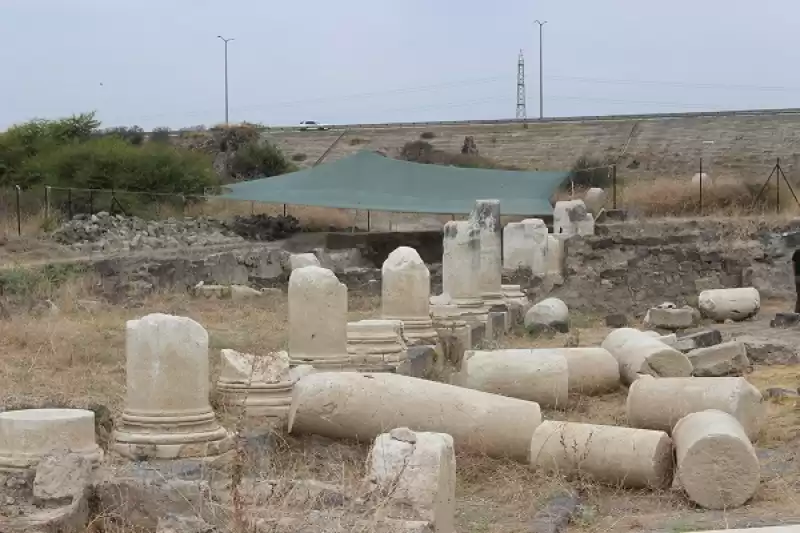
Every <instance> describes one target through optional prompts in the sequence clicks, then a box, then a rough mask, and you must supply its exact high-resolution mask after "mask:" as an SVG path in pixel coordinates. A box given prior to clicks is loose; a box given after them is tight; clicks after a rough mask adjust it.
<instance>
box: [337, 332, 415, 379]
mask: <svg viewBox="0 0 800 533" xmlns="http://www.w3.org/2000/svg"><path fill="white" fill-rule="evenodd" d="M347 353H348V354H350V358H351V364H352V365H353V366H354V367H356V368H358V369H370V368H381V367H384V366H386V367H394V368H397V367H398V366H399V365H401V364H402V363H404V362H405V361H406V360H407V359H408V346H407V345H406V342H405V338H404V336H403V322H401V321H400V320H359V321H358V322H348V323H347Z"/></svg>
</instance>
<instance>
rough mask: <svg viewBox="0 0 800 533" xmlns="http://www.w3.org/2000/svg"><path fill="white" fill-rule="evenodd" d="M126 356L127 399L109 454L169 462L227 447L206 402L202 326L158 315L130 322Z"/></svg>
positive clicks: (205, 338) (205, 342)
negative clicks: (112, 450)
mask: <svg viewBox="0 0 800 533" xmlns="http://www.w3.org/2000/svg"><path fill="white" fill-rule="evenodd" d="M125 355H126V362H127V364H126V380H127V383H126V388H127V396H126V400H125V409H124V410H123V412H122V417H121V420H120V423H119V424H118V426H117V430H116V431H115V432H114V436H113V440H114V443H113V445H112V446H113V449H114V451H116V452H117V453H119V454H121V455H123V456H125V457H129V458H135V459H141V458H154V459H174V458H178V457H207V456H216V455H219V454H221V453H224V452H227V451H228V450H229V449H230V448H231V446H232V444H233V442H232V439H231V437H230V435H229V434H228V432H227V431H226V430H225V429H224V428H223V427H222V426H220V425H219V423H218V422H217V419H216V417H215V416H214V411H213V410H212V409H211V405H210V404H209V401H208V393H209V368H208V366H209V365H208V333H207V332H206V330H205V329H204V328H203V326H201V325H200V324H198V323H197V322H195V321H194V320H192V319H190V318H185V317H179V316H172V315H164V314H158V313H156V314H151V315H147V316H145V317H143V318H141V319H139V320H129V321H128V323H127V328H126V344H125ZM176 383H180V384H181V386H180V387H178V386H176V385H175V384H176Z"/></svg>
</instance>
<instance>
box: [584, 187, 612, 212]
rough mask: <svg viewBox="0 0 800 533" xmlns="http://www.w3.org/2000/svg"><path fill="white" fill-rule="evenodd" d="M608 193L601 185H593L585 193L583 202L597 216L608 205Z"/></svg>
mask: <svg viewBox="0 0 800 533" xmlns="http://www.w3.org/2000/svg"><path fill="white" fill-rule="evenodd" d="M607 200H608V193H606V191H605V190H604V189H600V188H599V187H592V188H591V189H589V190H588V191H586V194H584V195H583V203H584V204H586V209H588V210H589V212H590V213H592V214H593V215H595V216H597V213H599V212H600V210H601V209H602V208H603V207H604V206H605V205H606V201H607Z"/></svg>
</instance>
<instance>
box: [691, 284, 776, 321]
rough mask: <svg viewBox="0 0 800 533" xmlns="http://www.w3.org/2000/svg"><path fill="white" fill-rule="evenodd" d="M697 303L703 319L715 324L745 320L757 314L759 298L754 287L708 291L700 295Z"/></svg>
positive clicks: (759, 307) (759, 304)
mask: <svg viewBox="0 0 800 533" xmlns="http://www.w3.org/2000/svg"><path fill="white" fill-rule="evenodd" d="M697 303H698V307H699V308H700V312H701V313H702V314H703V316H704V317H707V318H710V319H712V320H716V321H717V322H723V321H725V320H727V319H731V320H745V319H747V318H750V317H752V316H755V315H756V314H758V311H759V309H761V296H760V295H759V293H758V289H755V288H754V287H741V288H737V289H710V290H707V291H703V292H701V293H700V296H699V297H698V299H697Z"/></svg>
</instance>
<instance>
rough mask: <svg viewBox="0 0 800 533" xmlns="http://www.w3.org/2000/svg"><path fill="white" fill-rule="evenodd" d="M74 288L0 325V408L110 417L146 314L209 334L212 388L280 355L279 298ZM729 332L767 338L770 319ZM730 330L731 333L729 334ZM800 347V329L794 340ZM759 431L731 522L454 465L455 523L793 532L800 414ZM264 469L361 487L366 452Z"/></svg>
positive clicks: (667, 501)
mask: <svg viewBox="0 0 800 533" xmlns="http://www.w3.org/2000/svg"><path fill="white" fill-rule="evenodd" d="M91 282H92V281H91V280H77V281H75V282H70V283H66V284H64V285H62V286H61V287H60V288H59V289H57V290H56V291H55V292H54V293H53V294H51V295H49V296H50V297H51V298H52V300H53V301H54V303H55V304H56V305H57V306H58V307H59V309H60V311H59V313H58V314H57V315H55V316H51V315H49V314H48V313H45V314H44V315H43V316H38V317H37V316H33V315H29V314H28V313H25V312H19V311H15V312H14V313H13V315H12V319H11V320H6V321H3V320H0V354H2V357H3V364H2V365H0V401H2V405H4V406H6V408H8V407H14V406H23V405H76V406H82V405H87V404H90V403H99V404H102V405H105V406H107V407H108V408H109V409H110V410H111V413H112V415H113V416H117V415H118V414H119V413H120V411H121V408H122V406H123V403H124V394H125V387H124V382H125V354H124V340H125V333H124V330H125V321H126V320H129V319H134V318H138V317H141V316H143V315H145V314H148V313H152V312H162V313H171V314H178V315H184V316H188V317H191V318H193V319H195V320H197V321H198V322H199V323H201V324H202V325H203V326H205V327H206V328H207V329H208V331H209V333H210V353H209V357H210V360H211V362H212V379H213V378H214V375H215V373H216V369H217V363H218V357H219V350H220V349H221V348H233V349H237V350H241V351H245V352H251V353H256V354H258V353H264V352H267V351H270V350H276V349H281V348H285V347H286V344H287V337H286V334H287V328H286V317H287V302H286V297H285V295H271V296H269V297H264V298H259V299H255V300H250V301H246V302H233V301H217V300H193V299H191V298H190V297H189V296H188V295H186V294H175V293H167V294H159V295H154V296H152V297H150V298H148V299H146V300H145V301H143V302H138V303H136V304H132V305H130V306H128V307H121V306H110V305H107V304H104V303H99V302H95V301H87V297H86V294H87V284H91ZM378 304H379V301H378V299H377V298H364V297H359V296H355V295H351V298H350V320H357V319H360V318H366V317H369V316H374V315H375V314H376V313H377V309H378ZM770 313H772V314H774V310H770V309H765V310H764V312H763V313H762V316H764V318H762V319H759V320H758V321H755V322H747V323H744V324H743V325H739V326H726V335H735V334H736V331H735V329H736V327H739V328H742V329H746V330H747V333H748V334H751V335H752V334H760V335H764V336H765V337H769V336H770V335H771V334H772V332H773V331H774V330H772V331H771V330H770V329H769V327H768V317H769V316H770ZM731 330H734V331H731ZM575 332H577V338H578V339H579V342H580V345H581V346H592V345H597V344H598V343H599V342H600V341H601V340H602V339H603V337H604V336H605V335H606V334H607V332H608V329H607V328H606V327H605V326H604V325H602V324H601V322H600V320H599V317H592V316H581V317H576V318H575V328H574V332H573V333H572V334H571V335H572V338H573V339H574V338H575V335H576V333H575ZM791 335H794V338H795V339H796V341H797V343H798V345H800V328H799V329H797V330H792V331H791ZM565 340H566V339H565V336H563V335H556V336H553V337H549V338H541V337H540V338H531V337H528V336H527V335H525V334H524V333H522V332H517V333H516V334H514V335H512V336H510V337H508V338H507V339H506V340H505V341H504V342H503V344H502V346H504V347H545V346H563V345H564V343H565ZM747 377H748V379H749V380H750V381H751V382H752V383H754V384H755V385H756V386H758V387H759V388H761V389H762V390H763V389H764V388H766V387H787V388H796V387H797V386H798V385H799V384H800V365H797V366H763V367H756V368H755V369H754V370H753V372H752V373H750V374H749V375H748V376H747ZM624 404H625V392H624V391H622V390H621V391H619V392H617V393H614V394H609V395H606V396H600V397H578V396H576V397H574V398H572V399H571V402H570V405H569V407H568V408H567V409H566V410H565V411H559V412H546V413H545V418H550V419H566V420H572V421H581V422H593V423H604V424H617V425H624V424H625V415H624ZM764 427H765V431H764V434H763V436H762V437H761V438H760V440H759V441H758V442H757V443H756V445H757V447H758V451H759V456H760V457H761V460H762V468H763V479H762V483H761V486H760V488H759V490H758V492H757V493H756V496H755V497H754V498H753V500H752V501H751V502H750V503H748V504H747V505H746V506H744V507H742V508H739V509H733V510H730V511H706V510H702V509H697V508H695V507H694V506H693V505H692V504H691V503H690V502H689V501H688V500H686V499H685V497H684V496H683V495H682V494H681V493H680V492H677V491H672V490H666V491H662V492H652V491H631V490H625V489H621V488H617V487H604V486H601V485H597V484H586V483H583V484H581V483H576V482H573V481H569V480H565V479H563V478H559V477H548V476H544V475H542V474H541V473H538V472H534V471H531V470H530V469H529V468H528V467H527V466H526V465H524V464H519V463H515V462H512V461H504V460H496V459H489V458H486V457H479V456H474V455H466V454H459V456H458V458H457V471H458V485H457V499H458V503H457V521H458V527H459V529H458V530H459V531H461V532H476V533H501V532H502V533H512V532H523V531H529V523H530V521H531V520H532V519H533V517H534V515H535V514H536V512H537V511H538V510H540V509H541V508H542V507H543V506H544V505H545V504H546V503H547V501H548V500H549V499H550V498H551V497H553V496H554V495H557V494H559V493H560V491H562V490H564V489H568V490H571V491H577V492H578V493H580V494H581V495H582V498H583V501H584V505H583V507H582V510H581V512H580V513H579V515H578V516H577V517H576V518H575V519H574V520H573V523H572V524H571V525H570V526H569V529H568V531H570V532H573V531H576V532H577V531H580V532H589V531H591V532H604V531H608V532H625V531H663V532H682V531H694V530H698V529H721V528H732V527H743V526H746V525H759V524H774V523H780V522H792V521H795V522H800V409H799V408H798V406H797V405H795V403H794V401H793V400H789V401H786V400H783V401H774V402H772V403H770V404H769V412H768V420H767V421H766V423H765V424H764ZM279 441H280V442H281V445H280V446H278V447H277V448H276V451H275V452H274V456H273V457H272V459H271V461H270V464H271V465H272V466H271V467H270V468H272V469H274V470H275V471H274V472H259V477H263V478H271V477H274V476H276V477H280V476H287V475H288V476H294V477H297V478H316V479H320V480H323V481H330V482H336V483H342V484H345V485H356V484H357V483H358V480H359V478H360V477H361V476H362V475H363V467H364V460H365V458H366V452H367V448H366V446H364V445H355V444H349V443H333V442H331V441H326V440H325V439H319V438H316V437H302V438H296V437H293V436H285V435H284V436H280V439H279Z"/></svg>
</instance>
